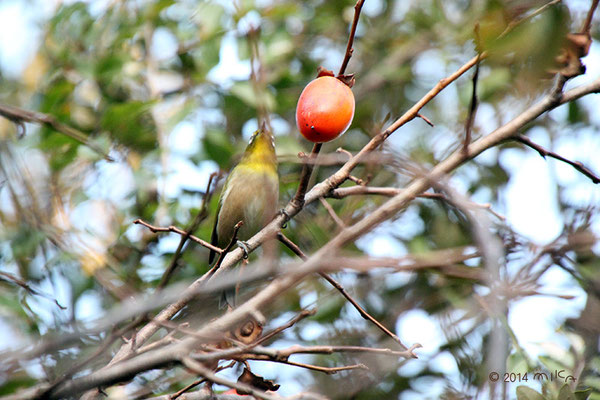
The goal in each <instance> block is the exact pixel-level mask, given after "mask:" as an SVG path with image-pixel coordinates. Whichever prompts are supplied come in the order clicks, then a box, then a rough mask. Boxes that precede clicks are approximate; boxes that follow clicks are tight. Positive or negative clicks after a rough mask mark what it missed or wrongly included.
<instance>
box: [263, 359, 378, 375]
mask: <svg viewBox="0 0 600 400" xmlns="http://www.w3.org/2000/svg"><path fill="white" fill-rule="evenodd" d="M258 361H260V360H258ZM269 361H273V362H278V363H282V364H287V365H292V366H294V367H300V368H306V369H310V370H313V371H318V372H323V373H326V374H327V375H333V374H337V373H338V372H340V371H349V370H353V369H365V370H368V369H369V368H368V367H367V366H366V365H365V364H362V363H361V364H352V365H344V366H341V367H321V366H319V365H312V364H305V363H301V362H296V361H290V360H269Z"/></svg>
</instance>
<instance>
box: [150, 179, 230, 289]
mask: <svg viewBox="0 0 600 400" xmlns="http://www.w3.org/2000/svg"><path fill="white" fill-rule="evenodd" d="M218 175H219V173H217V172H213V173H212V174H210V176H209V178H208V183H207V184H206V190H205V191H204V195H203V196H202V206H200V211H198V214H196V218H194V221H193V222H192V223H191V224H190V226H189V227H188V229H187V230H186V234H185V235H182V236H181V239H180V240H179V244H178V245H177V249H176V250H175V254H173V258H172V259H171V264H169V266H168V267H167V269H166V270H165V272H164V273H163V276H162V278H161V279H160V282H159V283H158V285H157V286H156V288H157V289H159V290H160V289H162V288H164V287H165V286H166V285H167V283H169V279H170V278H171V275H172V274H173V272H174V271H175V269H176V268H177V262H178V261H179V257H181V254H182V252H183V246H184V245H185V242H187V240H188V239H189V238H190V235H191V234H192V232H194V231H195V230H196V229H198V226H200V223H201V222H202V221H204V219H205V218H206V216H207V215H208V213H207V211H206V210H207V205H208V203H209V202H210V198H211V197H212V191H211V185H212V182H213V180H214V179H215V177H216V176H218Z"/></svg>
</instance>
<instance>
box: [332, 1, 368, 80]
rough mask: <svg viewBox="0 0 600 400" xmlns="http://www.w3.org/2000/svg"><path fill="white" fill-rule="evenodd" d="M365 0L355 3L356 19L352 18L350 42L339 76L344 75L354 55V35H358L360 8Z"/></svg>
mask: <svg viewBox="0 0 600 400" xmlns="http://www.w3.org/2000/svg"><path fill="white" fill-rule="evenodd" d="M364 3H365V0H358V1H357V2H356V4H355V5H354V19H353V20H352V26H351V27H350V35H348V44H347V45H346V53H345V54H344V60H343V61H342V65H341V66H340V71H339V72H338V76H341V75H344V73H345V72H346V67H347V66H348V63H349V62H350V58H351V57H352V53H353V52H354V49H353V48H352V44H353V43H354V36H356V27H357V26H358V18H359V17H360V10H361V9H362V6H363V4H364Z"/></svg>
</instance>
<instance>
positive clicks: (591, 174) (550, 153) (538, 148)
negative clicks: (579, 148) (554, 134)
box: [513, 135, 600, 184]
mask: <svg viewBox="0 0 600 400" xmlns="http://www.w3.org/2000/svg"><path fill="white" fill-rule="evenodd" d="M513 140H516V141H517V142H521V143H523V144H524V145H526V146H529V147H531V148H532V149H534V150H535V151H537V152H538V153H539V154H540V156H542V158H544V159H545V158H546V157H552V158H554V159H556V160H559V161H562V162H564V163H566V164H569V165H570V166H572V167H573V168H575V169H576V170H577V171H579V172H581V173H582V174H583V175H585V176H587V177H588V178H590V180H591V181H592V182H594V183H596V184H598V183H600V177H598V175H596V174H595V173H594V172H592V170H591V169H589V168H588V167H586V166H585V165H583V164H582V163H581V162H579V161H571V160H569V159H568V158H565V157H563V156H561V155H560V154H557V153H555V152H553V151H550V150H547V149H545V148H543V147H542V146H540V145H539V144H537V143H535V142H533V141H532V140H531V139H529V138H528V137H527V136H523V135H518V136H515V137H514V138H513Z"/></svg>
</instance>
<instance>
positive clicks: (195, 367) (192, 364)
mask: <svg viewBox="0 0 600 400" xmlns="http://www.w3.org/2000/svg"><path fill="white" fill-rule="evenodd" d="M181 362H182V363H183V365H185V366H186V367H188V368H189V369H191V370H192V371H194V372H195V373H197V374H198V375H200V376H204V377H205V378H206V379H207V380H209V381H211V382H214V383H217V384H219V385H223V386H227V387H230V388H233V389H237V390H239V391H240V392H246V393H249V394H251V395H252V396H254V397H258V398H260V399H265V400H277V399H279V396H277V397H275V396H272V395H270V394H267V393H265V392H263V391H261V390H257V389H255V388H254V387H252V386H250V385H246V384H244V383H239V382H232V381H230V380H228V379H225V378H222V377H220V376H218V375H216V374H214V373H213V372H212V371H211V370H209V369H208V368H206V367H204V366H203V365H202V364H200V363H199V362H197V361H195V360H193V359H192V358H190V357H184V358H183V359H182V360H181Z"/></svg>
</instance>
